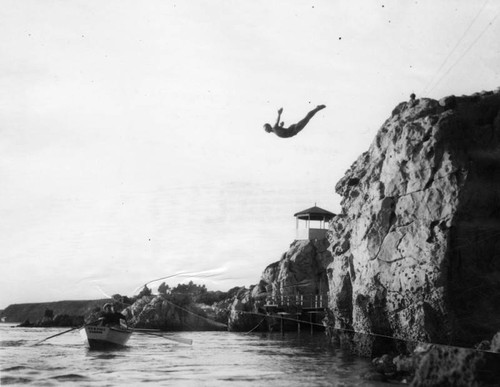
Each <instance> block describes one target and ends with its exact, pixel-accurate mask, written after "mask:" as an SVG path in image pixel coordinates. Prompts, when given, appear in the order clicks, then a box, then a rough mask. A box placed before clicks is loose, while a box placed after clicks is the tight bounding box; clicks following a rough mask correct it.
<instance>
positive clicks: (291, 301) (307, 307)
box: [264, 293, 328, 334]
mask: <svg viewBox="0 0 500 387" xmlns="http://www.w3.org/2000/svg"><path fill="white" fill-rule="evenodd" d="M327 308H328V295H327V294H326V293H324V294H305V295H304V294H297V295H292V296H286V295H271V296H270V297H268V298H267V300H266V304H265V305H264V309H265V311H266V314H267V315H268V316H269V317H271V318H276V319H279V322H280V330H281V333H284V331H285V321H286V322H287V325H288V326H289V327H290V325H291V324H294V325H296V328H297V331H298V332H300V329H301V324H307V325H309V326H310V329H311V334H312V333H313V331H314V327H315V326H319V325H321V319H322V318H323V317H324V315H325V310H326V309H327Z"/></svg>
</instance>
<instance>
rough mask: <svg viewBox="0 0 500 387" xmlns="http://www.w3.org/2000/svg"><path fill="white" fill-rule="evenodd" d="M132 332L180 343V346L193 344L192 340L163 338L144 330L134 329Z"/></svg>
mask: <svg viewBox="0 0 500 387" xmlns="http://www.w3.org/2000/svg"><path fill="white" fill-rule="evenodd" d="M152 330H153V329H152ZM154 331H155V332H161V331H156V330H154ZM134 332H138V333H144V334H145V335H150V336H157V337H162V338H164V339H166V340H172V341H176V342H178V343H181V344H187V345H191V344H193V340H191V339H183V338H181V337H175V338H174V337H167V336H163V335H157V334H156V333H152V332H150V330H146V329H134Z"/></svg>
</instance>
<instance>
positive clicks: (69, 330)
mask: <svg viewBox="0 0 500 387" xmlns="http://www.w3.org/2000/svg"><path fill="white" fill-rule="evenodd" d="M80 328H81V327H76V328H71V329H68V330H67V331H64V332H60V333H58V334H55V335H52V336H49V337H46V338H45V339H43V340H40V341H38V342H36V343H35V344H32V345H30V347H34V346H35V345H38V344H40V343H43V342H44V341H47V340H48V339H51V338H53V337H56V336H61V335H64V334H65V333H68V332H71V331H74V330H75V329H80Z"/></svg>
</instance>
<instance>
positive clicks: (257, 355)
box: [0, 324, 389, 387]
mask: <svg viewBox="0 0 500 387" xmlns="http://www.w3.org/2000/svg"><path fill="white" fill-rule="evenodd" d="M65 330H67V328H66V329H64V328H15V327H12V324H0V370H1V371H0V372H1V385H2V386H3V385H16V384H17V385H33V386H61V385H77V386H138V385H150V386H163V385H164V386H271V387H272V386H287V387H292V386H388V385H389V384H387V383H381V382H374V381H366V380H364V379H363V378H362V375H363V374H365V373H366V372H368V371H370V369H371V368H370V361H369V360H368V359H361V358H357V357H354V356H352V355H349V354H348V353H346V352H343V351H341V350H340V349H335V348H334V347H332V346H331V345H330V344H328V343H327V340H326V338H325V336H324V335H323V334H321V333H316V334H314V335H310V334H309V333H301V334H300V335H299V334H296V333H293V334H286V335H285V336H284V337H282V336H281V335H280V334H279V333H277V334H260V333H252V334H243V333H229V332H182V333H167V334H165V337H164V338H163V337H156V336H150V335H145V334H141V333H134V334H133V335H132V337H131V338H130V340H129V342H128V346H127V347H126V348H124V349H120V350H111V351H92V350H89V349H87V348H85V347H84V345H83V342H82V340H81V338H80V335H79V334H78V331H77V330H75V331H72V332H69V333H66V334H64V335H61V336H58V337H55V338H53V339H50V340H48V341H46V342H43V343H41V344H39V345H37V346H32V344H34V343H36V342H37V341H39V340H42V339H44V338H46V337H48V336H51V335H54V334H56V333H58V332H63V331H65ZM169 337H171V338H189V339H192V340H193V344H192V345H183V344H178V343H176V342H174V341H172V340H169V339H168V338H169Z"/></svg>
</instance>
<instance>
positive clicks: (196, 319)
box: [122, 295, 227, 331]
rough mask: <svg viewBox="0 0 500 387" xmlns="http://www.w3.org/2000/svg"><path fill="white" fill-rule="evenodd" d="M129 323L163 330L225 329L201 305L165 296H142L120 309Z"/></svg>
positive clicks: (223, 324) (225, 328) (224, 326)
mask: <svg viewBox="0 0 500 387" xmlns="http://www.w3.org/2000/svg"><path fill="white" fill-rule="evenodd" d="M122 313H123V314H124V315H125V317H126V318H127V321H128V323H129V324H130V325H132V326H134V327H136V328H155V329H161V330H165V331H214V330H218V331H220V330H227V325H226V324H225V323H221V322H218V321H216V320H215V319H214V318H215V317H216V316H215V315H209V314H207V310H206V309H203V308H202V307H201V305H196V304H192V303H190V304H187V305H179V304H174V303H172V302H170V301H169V300H167V299H166V298H165V297H163V296H161V295H159V296H153V295H151V296H144V297H142V298H140V299H138V300H137V301H135V302H134V304H133V305H132V306H130V307H128V308H126V309H124V310H123V311H122Z"/></svg>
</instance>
